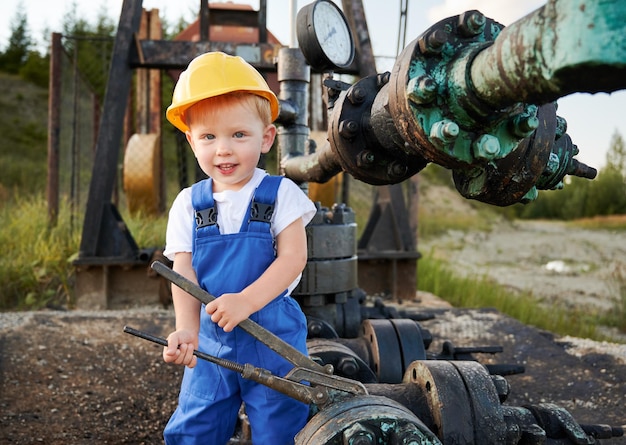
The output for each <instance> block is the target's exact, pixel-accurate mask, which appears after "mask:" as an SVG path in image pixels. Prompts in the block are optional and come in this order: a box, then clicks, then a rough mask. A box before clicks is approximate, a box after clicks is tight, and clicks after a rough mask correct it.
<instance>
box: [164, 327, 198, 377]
mask: <svg viewBox="0 0 626 445" xmlns="http://www.w3.org/2000/svg"><path fill="white" fill-rule="evenodd" d="M167 343H168V344H167V346H166V347H164V348H163V360H165V361H166V362H167V363H174V364H177V365H185V366H188V367H190V368H193V367H194V366H196V363H197V360H198V359H197V358H196V356H195V355H193V351H194V350H195V349H197V348H198V334H197V333H195V332H192V331H190V330H187V329H179V330H177V331H175V332H172V333H171V334H170V335H169V336H168V337H167Z"/></svg>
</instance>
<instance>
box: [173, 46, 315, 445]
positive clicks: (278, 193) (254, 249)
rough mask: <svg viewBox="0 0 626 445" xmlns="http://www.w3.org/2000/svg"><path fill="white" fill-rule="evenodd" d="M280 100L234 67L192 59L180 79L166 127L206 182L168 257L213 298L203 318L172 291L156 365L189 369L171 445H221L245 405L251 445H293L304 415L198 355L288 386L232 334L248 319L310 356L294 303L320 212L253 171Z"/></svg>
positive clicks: (181, 219) (256, 345)
mask: <svg viewBox="0 0 626 445" xmlns="http://www.w3.org/2000/svg"><path fill="white" fill-rule="evenodd" d="M278 108H279V104H278V99H277V98H276V96H275V95H274V93H273V92H272V91H271V90H270V89H269V87H268V86H267V83H266V82H265V80H264V79H263V77H262V76H261V75H260V74H259V73H258V72H257V71H256V70H255V69H254V68H253V67H252V66H251V65H249V64H248V63H246V62H245V61H244V60H243V59H242V58H240V57H233V56H229V55H226V54H224V53H220V52H213V53H207V54H203V55H201V56H198V57H197V58H195V59H194V60H192V61H191V63H190V64H189V66H188V68H187V69H186V70H185V71H184V72H183V73H182V74H181V76H180V78H179V80H178V82H177V84H176V87H175V89H174V94H173V98H172V105H171V106H170V107H169V108H168V109H167V119H168V120H169V121H170V122H171V123H172V124H173V125H175V126H176V127H177V128H179V129H180V130H181V131H183V132H185V135H186V136H187V141H188V142H189V145H190V146H191V149H192V150H193V153H194V155H195V157H196V159H197V160H198V163H199V165H200V167H201V168H202V170H203V171H204V172H205V173H206V174H207V175H208V176H209V179H206V180H204V181H200V182H199V183H197V184H194V185H193V186H192V187H190V188H186V189H184V190H182V191H181V192H180V194H179V195H178V196H177V197H176V199H175V201H174V203H173V205H172V208H171V210H170V215H169V221H168V225H167V239H166V248H165V252H164V253H165V255H166V256H167V257H168V258H170V259H171V260H173V261H174V266H173V268H174V270H175V271H177V272H178V273H180V274H181V275H183V276H185V277H187V278H188V279H190V280H192V281H194V282H197V283H199V285H200V286H201V287H202V288H204V289H205V290H206V291H208V292H209V293H211V294H212V295H215V296H216V297H218V298H216V299H215V300H214V301H213V302H211V303H210V304H207V305H206V307H201V306H204V305H201V303H200V302H198V301H197V300H196V299H195V298H193V297H192V296H190V295H189V294H187V293H186V292H184V291H182V290H181V289H179V288H177V287H176V286H172V297H173V300H174V309H175V312H176V330H175V331H174V332H173V333H171V334H170V335H169V337H168V346H167V347H166V348H164V350H163V359H164V360H165V361H166V362H169V363H176V364H181V365H186V368H185V372H184V377H183V382H182V386H181V391H180V395H179V403H178V407H177V409H176V411H175V412H174V414H173V415H172V418H171V419H170V421H169V423H168V424H167V426H166V428H165V432H164V437H165V442H166V444H168V445H169V444H200V443H202V444H215V445H221V444H225V443H227V442H228V441H229V439H230V438H231V437H232V435H233V433H234V430H235V424H236V421H237V418H238V410H239V408H240V406H241V404H242V402H244V403H245V410H246V414H247V415H248V419H249V421H250V425H251V430H252V440H253V443H254V444H267V445H270V444H271V445H281V444H289V443H293V440H294V436H295V435H296V434H297V433H298V431H299V430H300V429H301V428H302V427H303V426H304V425H305V423H306V422H307V417H308V413H309V411H308V406H307V405H306V404H303V403H301V402H298V401H296V400H294V399H292V398H290V397H287V396H285V395H282V394H280V393H278V392H276V391H274V390H271V389H269V388H267V387H265V386H263V385H260V384H257V383H255V382H252V381H250V380H245V379H243V378H242V377H241V376H240V375H239V374H238V373H236V372H233V371H230V370H228V369H225V368H221V367H219V366H217V365H215V364H212V363H209V362H207V361H204V360H196V357H195V356H194V355H192V352H193V350H194V349H198V350H200V351H203V352H205V353H207V354H211V355H214V356H219V357H223V358H226V359H229V360H232V361H235V362H238V363H242V364H243V363H251V364H253V365H254V366H258V367H262V368H266V369H269V370H271V371H272V372H273V373H274V374H275V375H279V376H283V375H285V374H286V373H287V372H288V371H289V370H290V369H292V368H293V366H292V365H291V364H289V362H287V361H286V360H284V359H282V358H281V357H280V356H278V355H277V354H276V353H274V352H273V351H271V350H269V348H267V347H266V346H265V345H263V344H262V343H260V342H258V341H256V340H255V339H253V338H252V337H251V336H250V335H249V334H247V333H246V332H244V331H242V330H241V329H235V327H236V326H237V324H239V323H240V322H241V321H242V320H245V319H246V318H251V319H252V320H254V321H255V322H257V323H259V324H260V325H262V326H263V327H265V328H266V329H268V330H270V331H272V332H273V333H274V334H276V335H278V336H279V337H280V338H282V339H283V340H285V341H286V342H288V343H290V344H291V345H293V346H294V347H296V348H297V349H298V350H300V351H302V352H303V353H306V352H307V351H306V320H305V317H304V314H303V313H302V311H301V309H300V307H299V306H298V304H297V303H296V302H295V300H293V299H292V298H291V297H290V296H289V294H290V292H291V290H293V288H294V287H295V286H296V285H297V283H298V281H299V279H300V276H301V272H302V270H303V269H304V266H305V265H306V260H307V247H306V234H305V230H304V227H305V225H306V224H307V223H308V222H309V221H310V220H311V218H312V217H313V215H314V214H315V211H316V209H315V206H314V205H313V203H312V202H311V201H310V200H309V199H308V198H307V196H306V195H305V194H304V193H303V192H302V191H301V190H300V189H299V188H298V187H297V186H296V185H295V184H294V183H293V182H291V181H290V180H288V179H286V178H281V177H275V176H274V177H272V176H269V175H268V174H267V173H266V172H265V171H263V170H261V169H258V168H257V167H256V166H257V163H258V161H259V158H260V156H261V153H267V152H268V151H269V150H270V148H271V146H272V143H273V142H274V137H275V136H276V127H275V126H274V125H273V124H272V122H273V121H274V120H275V119H276V117H277V116H278Z"/></svg>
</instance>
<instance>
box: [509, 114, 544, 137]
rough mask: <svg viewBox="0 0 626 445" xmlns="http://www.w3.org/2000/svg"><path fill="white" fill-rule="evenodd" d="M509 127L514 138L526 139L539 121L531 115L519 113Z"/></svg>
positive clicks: (537, 125)
mask: <svg viewBox="0 0 626 445" xmlns="http://www.w3.org/2000/svg"><path fill="white" fill-rule="evenodd" d="M511 126H512V131H513V134H514V135H515V136H517V137H520V138H527V137H528V136H530V135H531V134H532V133H533V132H534V131H535V130H536V129H537V128H538V127H539V119H537V116H533V115H532V114H528V113H521V114H518V115H517V116H515V117H514V118H513V119H512V120H511Z"/></svg>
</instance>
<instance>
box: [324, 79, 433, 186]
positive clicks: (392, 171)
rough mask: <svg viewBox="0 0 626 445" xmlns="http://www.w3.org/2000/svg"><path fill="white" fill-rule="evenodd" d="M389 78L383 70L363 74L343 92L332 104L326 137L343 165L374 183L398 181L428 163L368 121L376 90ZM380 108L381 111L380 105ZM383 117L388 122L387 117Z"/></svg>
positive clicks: (355, 176) (365, 180) (361, 177)
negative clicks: (364, 76) (370, 74)
mask: <svg viewBox="0 0 626 445" xmlns="http://www.w3.org/2000/svg"><path fill="white" fill-rule="evenodd" d="M388 80H389V77H388V76H387V75H384V74H381V75H376V76H370V77H366V78H364V79H361V80H360V81H358V82H357V83H355V84H354V85H353V86H351V87H350V88H349V89H348V90H347V91H345V92H342V93H341V94H340V96H339V99H338V100H337V101H336V102H335V104H334V107H333V111H332V115H331V117H330V119H331V123H330V126H329V129H328V140H329V141H330V144H331V148H332V149H333V150H334V151H335V152H336V154H337V157H338V158H339V161H340V163H341V165H342V167H343V169H344V170H345V171H347V172H349V173H350V175H352V176H353V177H354V178H356V179H359V180H361V181H363V182H367V183H369V184H375V185H384V184H391V183H398V182H401V181H403V180H405V179H408V178H410V177H411V176H413V175H414V174H415V173H417V172H419V171H420V170H421V169H423V168H424V167H425V166H426V164H427V162H426V161H425V160H423V159H422V158H420V157H419V156H412V155H411V154H409V153H406V152H405V151H404V148H403V146H404V144H403V143H402V141H401V140H395V139H394V138H393V137H387V134H386V133H385V131H384V130H383V132H382V133H377V132H376V129H375V128H373V127H372V126H371V125H370V115H371V109H372V107H373V104H374V101H375V99H376V97H377V93H378V92H379V91H380V90H381V89H382V88H383V87H384V86H385V85H386V84H387V83H388ZM380 110H381V113H382V112H383V108H380ZM385 121H387V122H391V120H390V119H389V118H388V119H385ZM385 130H386V129H385ZM383 144H385V145H383Z"/></svg>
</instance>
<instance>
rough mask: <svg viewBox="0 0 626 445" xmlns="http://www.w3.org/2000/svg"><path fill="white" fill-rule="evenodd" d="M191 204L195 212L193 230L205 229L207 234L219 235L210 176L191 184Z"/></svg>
mask: <svg viewBox="0 0 626 445" xmlns="http://www.w3.org/2000/svg"><path fill="white" fill-rule="evenodd" d="M191 204H192V205H193V209H194V212H195V224H194V226H195V229H196V230H195V231H199V230H205V231H206V233H207V234H211V235H219V234H220V230H219V227H218V225H217V207H216V205H215V200H214V199H213V181H212V180H211V178H208V179H204V180H202V181H200V182H197V183H195V184H193V185H192V186H191ZM194 239H195V237H194Z"/></svg>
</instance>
